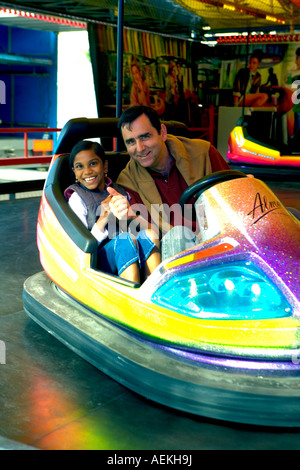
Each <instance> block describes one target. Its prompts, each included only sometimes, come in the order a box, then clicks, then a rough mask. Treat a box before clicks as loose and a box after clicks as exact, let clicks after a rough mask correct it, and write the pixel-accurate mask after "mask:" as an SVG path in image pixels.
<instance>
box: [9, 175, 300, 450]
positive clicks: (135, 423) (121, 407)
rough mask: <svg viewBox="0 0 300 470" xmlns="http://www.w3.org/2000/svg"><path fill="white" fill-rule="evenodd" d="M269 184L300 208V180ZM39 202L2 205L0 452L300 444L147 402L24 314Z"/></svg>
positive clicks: (293, 436)
mask: <svg viewBox="0 0 300 470" xmlns="http://www.w3.org/2000/svg"><path fill="white" fill-rule="evenodd" d="M271 186H272V188H273V189H275V192H277V194H278V195H279V197H280V198H281V200H282V202H284V203H286V204H287V205H293V206H294V207H296V208H297V209H299V210H300V183H292V184H291V183H274V184H271ZM38 208H39V198H31V199H30V198H29V199H19V200H14V201H9V200H8V201H2V202H0V229H1V231H0V259H1V272H0V291H1V309H0V341H1V343H0V344H2V345H3V344H4V345H5V362H6V363H5V364H1V363H0V378H1V380H0V387H1V394H0V436H1V437H0V450H1V449H16V450H18V449H23V448H24V446H25V448H26V446H29V447H28V449H30V448H36V449H45V450H46V449H47V450H74V449H83V450H91V449H97V450H142V449H143V450H193V449H198V450H209V449H210V450H218V449H226V450H229V449H230V450H238V449H241V450H247V449H248V450H254V449H269V450H270V449H272V450H275V449H300V429H288V430H287V429H270V428H262V427H253V426H244V425H236V424H230V423H226V422H218V421H213V420H209V419H203V418H201V417H195V416H192V415H188V414H184V413H181V412H177V411H175V410H172V409H168V408H166V407H163V406H160V405H157V404H155V403H153V402H150V401H147V400H146V399H144V398H142V397H140V396H138V395H137V394H135V393H133V392H131V391H129V390H127V389H125V388H124V387H122V386H121V385H119V384H118V383H116V382H114V381H113V380H111V379H110V378H108V377H107V376H105V375H104V374H102V373H101V372H99V371H98V370H97V369H95V368H94V367H93V366H91V365H90V364H88V363H87V362H85V361H84V360H83V359H81V358H79V357H78V356H77V355H75V354H74V353H73V352H72V351H70V350H69V349H67V348H66V347H65V346H63V345H62V344H61V343H59V342H58V341H57V340H56V339H55V338H53V337H52V336H51V335H49V334H48V333H47V332H46V331H44V330H43V329H41V328H40V327H39V326H38V325H36V324H35V323H34V322H33V321H32V320H30V319H29V318H28V317H27V315H26V314H25V312H24V311H23V305H22V286H23V282H24V280H25V279H26V278H27V277H28V276H30V275H32V274H35V273H36V272H38V271H41V266H40V263H39V258H38V251H37V247H36V220H37V214H38ZM0 362H1V361H0Z"/></svg>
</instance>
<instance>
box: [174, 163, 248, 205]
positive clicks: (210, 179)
mask: <svg viewBox="0 0 300 470" xmlns="http://www.w3.org/2000/svg"><path fill="white" fill-rule="evenodd" d="M236 178H247V175H245V173H242V172H241V171H238V170H222V171H216V172H215V173H212V174H211V175H207V176H204V178H201V179H200V180H198V181H195V183H193V184H191V186H189V187H188V188H186V190H185V191H184V192H183V193H182V195H181V197H180V199H179V204H180V205H181V207H183V206H184V205H185V204H186V203H187V202H188V201H189V200H190V199H191V198H192V197H194V196H197V198H198V197H199V196H200V195H201V194H202V193H203V192H204V191H206V190H207V189H209V188H211V187H212V186H214V185H215V184H218V183H223V182H225V181H229V180H234V179H236Z"/></svg>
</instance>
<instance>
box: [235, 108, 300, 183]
mask: <svg viewBox="0 0 300 470" xmlns="http://www.w3.org/2000/svg"><path fill="white" fill-rule="evenodd" d="M260 114H261V113H260ZM261 117H262V116H261ZM256 118H257V115H256V117H255V116H254V113H253V115H250V116H243V117H241V118H240V119H239V120H238V122H237V124H236V126H235V127H234V129H233V130H232V131H231V133H230V136H229V140H228V152H227V159H228V161H229V164H230V166H231V168H237V167H247V168H250V169H255V168H260V169H263V168H265V169H267V170H269V171H270V172H271V171H272V170H275V171H276V170H278V169H280V171H281V172H284V174H291V175H293V174H295V170H296V173H297V170H300V131H298V132H297V133H296V134H295V135H294V136H293V137H292V138H291V139H290V140H289V142H288V144H284V143H282V142H283V140H284V139H283V132H282V125H279V122H280V118H281V116H279V115H275V113H274V116H273V118H272V122H271V126H270V127H271V129H270V132H269V135H264V133H265V131H266V127H268V126H266V125H265V124H264V123H263V122H261V121H256ZM262 118H263V117H262ZM281 174H282V173H281ZM298 176H299V175H298Z"/></svg>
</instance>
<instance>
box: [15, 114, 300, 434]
mask: <svg viewBox="0 0 300 470" xmlns="http://www.w3.org/2000/svg"><path fill="white" fill-rule="evenodd" d="M94 121H95V122H93V126H92V127H93V129H94V131H95V132H94V135H97V136H99V135H103V133H101V126H102V123H101V119H99V120H94ZM71 124H72V123H71ZM73 124H74V123H73ZM74 125H75V129H77V131H76V132H75V135H76V138H77V139H78V140H79V139H81V138H83V137H84V136H86V137H88V138H90V137H92V136H91V132H90V131H89V132H82V133H80V132H78V126H79V128H80V122H79V123H78V122H75V124H74ZM76 126H77V127H76ZM71 127H72V125H71ZM73 127H74V126H73ZM86 127H87V128H88V129H90V127H89V126H85V125H83V128H84V129H85V130H86ZM62 134H64V135H61V139H64V142H63V145H62V142H59V144H58V150H57V152H56V154H55V155H54V157H53V160H52V163H51V167H50V171H49V174H48V178H47V180H46V183H45V188H44V191H43V195H42V198H41V204H40V210H39V215H38V224H37V241H38V249H39V253H40V260H41V264H42V266H43V269H44V271H42V272H40V273H37V274H35V275H33V276H32V277H30V278H28V279H27V280H26V281H25V283H24V289H23V303H24V309H25V311H26V312H27V314H28V315H29V316H30V317H31V318H32V319H33V320H34V321H35V322H37V323H38V324H39V325H40V326H42V327H43V328H45V329H46V330H47V331H48V332H49V333H51V334H52V335H54V337H56V338H57V339H58V340H60V341H61V342H63V343H64V344H65V345H66V346H67V347H69V348H71V349H72V350H73V351H74V352H75V353H77V354H78V355H80V356H81V357H82V358H84V359H85V360H87V361H88V362H89V363H91V364H93V365H94V366H95V367H97V368H98V369H100V370H101V371H102V372H104V373H105V374H107V375H108V376H110V377H111V378H113V379H114V380H116V381H118V382H119V383H121V384H122V385H124V386H125V387H128V388H129V389H131V390H133V391H134V392H136V393H138V394H140V395H142V396H144V397H147V398H148V399H150V400H152V401H155V402H158V403H160V404H163V405H166V406H168V407H172V408H174V409H178V410H181V411H184V412H187V413H192V414H196V415H201V416H204V417H209V418H214V419H219V420H226V421H232V422H239V423H247V424H255V425H268V426H285V427H298V426H299V425H300V365H299V362H300V349H299V346H300V344H299V343H300V282H299V281H300V248H299V247H300V224H299V222H298V221H297V220H296V219H295V218H294V217H293V216H292V215H291V214H290V212H289V211H288V210H287V209H286V208H285V207H284V206H283V205H282V204H281V202H280V201H279V200H278V199H277V198H276V196H275V195H274V194H273V193H272V192H271V191H270V189H269V188H268V187H267V186H266V185H265V184H264V183H262V182H261V181H260V180H258V179H256V178H251V177H247V176H246V175H245V174H244V173H242V172H237V171H232V170H230V171H225V172H218V173H216V174H213V175H211V176H209V177H207V178H204V179H202V180H200V181H199V182H197V183H195V184H194V185H192V186H190V187H189V188H188V189H187V191H186V192H185V193H184V194H183V195H182V197H181V204H182V205H184V204H185V203H186V202H187V201H188V200H190V197H191V196H195V200H196V203H195V212H196V215H197V218H198V221H199V226H200V232H201V236H199V238H201V241H199V244H198V245H197V246H194V247H193V248H192V249H188V250H186V251H183V252H180V253H178V254H176V255H175V256H173V257H171V258H169V259H165V260H163V261H162V263H161V264H160V265H159V266H158V267H157V268H156V270H155V271H154V272H153V273H152V274H151V276H150V277H149V278H148V279H147V280H146V281H145V282H144V283H142V284H141V285H136V284H133V283H130V282H128V281H126V280H123V279H121V278H120V277H118V276H114V275H109V274H107V273H105V272H102V271H101V270H99V269H98V268H97V266H96V251H97V243H96V241H95V239H94V238H93V236H92V235H91V234H90V232H89V231H88V230H87V229H86V228H85V227H84V226H83V225H82V224H81V222H80V221H79V219H78V218H77V217H76V215H75V214H74V213H73V212H72V211H71V209H70V208H69V207H68V204H67V203H66V201H65V199H64V196H63V191H64V189H65V187H66V186H67V185H68V177H67V174H68V152H67V151H66V150H64V151H63V152H61V149H62V148H64V149H66V148H67V147H68V144H69V151H70V150H71V147H72V145H73V144H74V142H73V141H72V139H70V140H68V132H67V133H66V132H62ZM73 138H74V136H73ZM110 157H111V159H112V160H113V159H115V160H114V161H115V162H118V164H120V162H126V161H127V159H128V156H126V155H123V154H117V153H112V154H111V155H110Z"/></svg>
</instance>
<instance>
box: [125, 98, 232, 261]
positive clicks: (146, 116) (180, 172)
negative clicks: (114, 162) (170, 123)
mask: <svg viewBox="0 0 300 470" xmlns="http://www.w3.org/2000/svg"><path fill="white" fill-rule="evenodd" d="M119 129H120V130H121V133H122V137H123V139H124V142H125V145H126V148H127V151H128V154H129V156H130V157H131V158H130V161H129V163H128V164H127V166H126V168H125V169H124V170H123V171H122V172H121V173H120V175H119V178H118V180H117V183H118V184H120V185H122V186H124V187H125V188H126V190H127V191H128V193H129V194H130V196H131V206H134V205H136V204H139V205H144V206H145V207H146V209H147V211H148V213H149V214H151V219H152V220H154V223H156V224H158V225H159V228H160V231H161V234H162V235H163V236H164V235H165V234H166V233H167V232H168V231H169V230H170V228H172V227H173V226H178V227H180V229H181V228H182V227H183V226H184V227H185V228H186V227H188V228H191V229H194V228H195V223H194V224H193V223H192V222H191V220H189V221H187V220H186V218H184V217H182V214H181V209H180V207H179V205H178V202H179V199H180V196H181V194H182V193H183V191H184V190H185V189H186V188H187V187H188V186H190V185H191V184H192V183H194V182H195V181H197V180H199V179H200V178H202V177H204V176H205V175H208V174H210V173H212V172H215V171H219V170H227V169H229V166H228V164H227V163H226V161H225V160H224V159H223V158H222V156H221V155H220V153H219V152H218V151H217V150H216V149H215V147H214V146H213V145H211V144H210V143H209V142H206V141H204V140H200V139H188V138H186V137H175V136H173V135H169V134H167V129H166V126H165V125H164V124H162V123H161V122H160V119H159V116H158V114H157V113H156V111H155V110H153V109H152V108H149V107H146V106H133V107H130V108H128V109H126V110H125V111H124V113H123V114H122V116H121V117H120V120H119ZM183 215H185V214H183ZM180 229H179V230H180ZM169 236H170V235H169ZM180 239H181V240H180V247H181V248H182V249H184V248H187V247H188V246H191V244H195V242H196V238H195V233H193V237H192V240H190V242H188V244H186V243H185V242H184V243H183V244H181V242H182V241H183V240H182V233H181V237H180ZM198 242H199V240H198ZM177 251H180V250H179V245H178V246H177V247H175V248H174V249H173V251H172V252H171V254H174V253H175V252H177ZM169 253H170V252H169ZM165 256H167V255H166V254H164V253H163V257H165Z"/></svg>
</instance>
